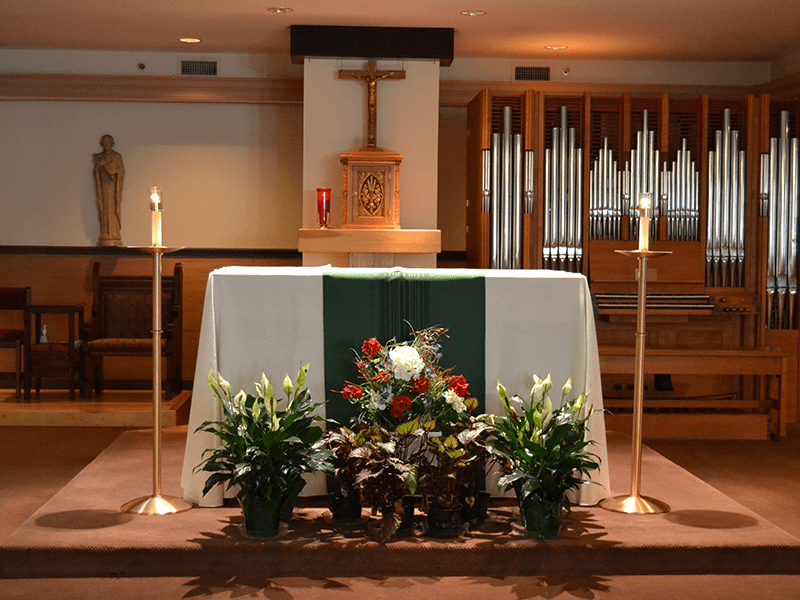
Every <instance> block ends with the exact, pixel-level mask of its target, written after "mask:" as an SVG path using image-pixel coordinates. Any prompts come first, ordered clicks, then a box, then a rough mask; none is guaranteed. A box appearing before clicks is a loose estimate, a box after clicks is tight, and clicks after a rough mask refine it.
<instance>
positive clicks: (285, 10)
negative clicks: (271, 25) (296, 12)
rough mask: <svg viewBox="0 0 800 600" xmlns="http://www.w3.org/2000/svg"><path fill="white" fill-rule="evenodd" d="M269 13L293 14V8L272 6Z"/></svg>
mask: <svg viewBox="0 0 800 600" xmlns="http://www.w3.org/2000/svg"><path fill="white" fill-rule="evenodd" d="M267 10H268V11H269V12H274V13H290V12H292V9H291V8H286V7H285V6H272V7H270V8H268V9H267Z"/></svg>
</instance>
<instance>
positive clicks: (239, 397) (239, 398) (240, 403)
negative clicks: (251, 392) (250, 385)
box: [233, 390, 247, 411]
mask: <svg viewBox="0 0 800 600" xmlns="http://www.w3.org/2000/svg"><path fill="white" fill-rule="evenodd" d="M245 400H247V394H246V393H245V391H244V390H239V393H238V394H236V395H235V396H234V397H233V405H234V406H235V407H236V408H237V409H238V410H239V411H241V410H242V407H244V401H245Z"/></svg>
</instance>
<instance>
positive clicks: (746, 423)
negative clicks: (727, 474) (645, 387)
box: [605, 412, 772, 440]
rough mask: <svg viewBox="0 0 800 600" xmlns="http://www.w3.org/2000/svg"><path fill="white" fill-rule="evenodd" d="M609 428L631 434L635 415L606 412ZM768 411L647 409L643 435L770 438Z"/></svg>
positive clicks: (646, 437)
mask: <svg viewBox="0 0 800 600" xmlns="http://www.w3.org/2000/svg"><path fill="white" fill-rule="evenodd" d="M605 421H606V429H608V430H609V431H619V432H622V433H628V434H630V432H631V431H633V415H632V414H630V413H617V414H613V413H606V419H605ZM771 422H772V420H771V419H770V417H769V416H768V415H764V414H759V413H736V412H708V413H696V412H692V413H689V412H687V413H680V412H675V413H648V412H645V413H644V414H643V415H642V439H644V440H665V439H694V440H766V439H769V438H770V424H771Z"/></svg>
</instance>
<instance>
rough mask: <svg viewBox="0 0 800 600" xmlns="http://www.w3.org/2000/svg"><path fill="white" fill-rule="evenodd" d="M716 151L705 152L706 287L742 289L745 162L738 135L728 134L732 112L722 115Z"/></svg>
mask: <svg viewBox="0 0 800 600" xmlns="http://www.w3.org/2000/svg"><path fill="white" fill-rule="evenodd" d="M714 141H715V144H716V147H715V149H714V150H709V152H708V227H707V232H706V233H707V236H708V237H707V240H706V284H707V285H710V286H713V287H717V286H733V287H741V286H742V284H743V282H742V276H743V272H744V234H745V201H746V195H747V192H746V190H747V186H746V184H745V174H746V162H745V160H746V159H745V152H744V150H739V132H738V131H734V130H731V111H730V110H729V109H726V110H725V111H724V113H723V126H722V130H721V131H719V130H718V131H716V132H714Z"/></svg>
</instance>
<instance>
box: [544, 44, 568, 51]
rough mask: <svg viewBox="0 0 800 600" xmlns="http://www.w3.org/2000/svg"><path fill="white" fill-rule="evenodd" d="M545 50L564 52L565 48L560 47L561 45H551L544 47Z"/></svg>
mask: <svg viewBox="0 0 800 600" xmlns="http://www.w3.org/2000/svg"><path fill="white" fill-rule="evenodd" d="M545 48H546V49H547V50H566V49H567V47H566V46H562V45H561V44H551V45H549V46H545Z"/></svg>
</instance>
